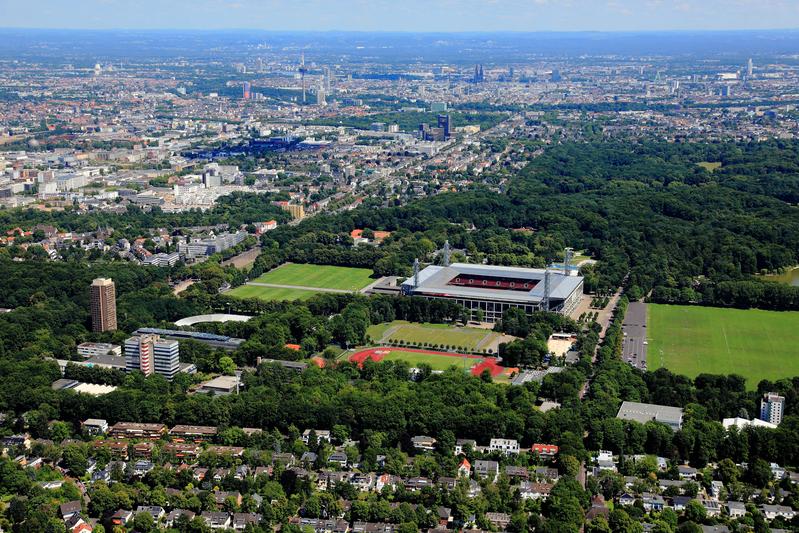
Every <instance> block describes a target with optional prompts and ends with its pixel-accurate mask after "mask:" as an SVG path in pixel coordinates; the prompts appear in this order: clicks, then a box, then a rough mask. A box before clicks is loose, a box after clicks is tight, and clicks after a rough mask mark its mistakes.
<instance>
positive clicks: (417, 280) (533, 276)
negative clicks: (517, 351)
mask: <svg viewBox="0 0 799 533" xmlns="http://www.w3.org/2000/svg"><path fill="white" fill-rule="evenodd" d="M402 292H403V294H405V295H410V296H420V297H423V298H435V299H446V300H452V301H454V302H455V303H457V304H458V305H461V306H463V307H465V308H466V309H467V310H469V312H470V315H471V318H470V319H471V320H478V319H479V320H480V321H482V322H491V323H494V322H497V321H498V320H500V319H501V318H502V314H503V313H504V312H505V310H507V309H509V308H511V307H516V308H519V309H522V310H523V311H525V313H527V314H532V313H533V312H535V311H541V310H546V309H548V310H549V311H553V312H558V313H562V314H565V315H568V314H570V313H571V312H572V311H574V309H576V308H577V305H578V304H579V303H580V298H581V297H582V294H583V278H582V276H567V275H564V274H563V272H562V271H546V270H544V269H538V268H518V267H505V266H495V265H474V264H465V263H453V264H452V265H450V266H437V265H432V266H428V267H427V268H425V269H424V270H422V271H421V272H419V274H418V276H411V277H410V278H408V279H406V280H405V281H404V282H403V283H402Z"/></svg>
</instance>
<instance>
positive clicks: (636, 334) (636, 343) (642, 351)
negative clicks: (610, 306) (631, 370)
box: [622, 302, 647, 368]
mask: <svg viewBox="0 0 799 533" xmlns="http://www.w3.org/2000/svg"><path fill="white" fill-rule="evenodd" d="M622 331H623V332H624V340H623V341H622V359H623V360H624V361H627V362H628V363H630V364H631V365H633V366H635V367H636V368H646V349H647V344H646V342H647V341H646V304H645V303H643V302H630V305H628V306H627V314H626V315H625V316H624V323H623V324H622Z"/></svg>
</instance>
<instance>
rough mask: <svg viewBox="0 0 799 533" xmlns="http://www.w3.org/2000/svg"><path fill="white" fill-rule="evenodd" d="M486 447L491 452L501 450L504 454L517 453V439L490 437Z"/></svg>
mask: <svg viewBox="0 0 799 533" xmlns="http://www.w3.org/2000/svg"><path fill="white" fill-rule="evenodd" d="M488 449H489V450H490V451H492V452H501V453H504V454H505V455H511V454H514V455H516V454H518V453H519V441H517V440H516V439H491V441H490V442H489V444H488Z"/></svg>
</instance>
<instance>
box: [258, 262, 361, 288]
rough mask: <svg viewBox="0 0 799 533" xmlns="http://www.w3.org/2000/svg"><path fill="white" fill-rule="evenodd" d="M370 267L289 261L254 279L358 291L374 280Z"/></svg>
mask: <svg viewBox="0 0 799 533" xmlns="http://www.w3.org/2000/svg"><path fill="white" fill-rule="evenodd" d="M371 276H372V271H371V270H369V269H368V268H351V267H339V266H328V265H300V264H295V263H287V264H285V265H281V266H279V267H277V268H276V269H274V270H270V271H269V272H267V273H265V274H263V275H261V276H259V277H258V278H257V279H254V280H252V281H253V282H256V283H270V284H274V285H292V286H295V287H314V288H319V289H338V290H344V291H358V290H360V289H363V288H364V287H366V286H367V285H369V284H370V283H371V282H372V281H374V280H373V279H372V278H371Z"/></svg>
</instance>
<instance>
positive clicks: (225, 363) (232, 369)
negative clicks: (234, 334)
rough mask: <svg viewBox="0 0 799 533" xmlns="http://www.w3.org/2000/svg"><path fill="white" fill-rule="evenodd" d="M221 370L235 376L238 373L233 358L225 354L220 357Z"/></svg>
mask: <svg viewBox="0 0 799 533" xmlns="http://www.w3.org/2000/svg"><path fill="white" fill-rule="evenodd" d="M219 371H220V372H222V373H223V374H224V375H226V376H233V375H235V374H236V363H235V362H234V361H233V359H232V358H231V357H230V356H228V355H225V356H223V357H220V358H219Z"/></svg>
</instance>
